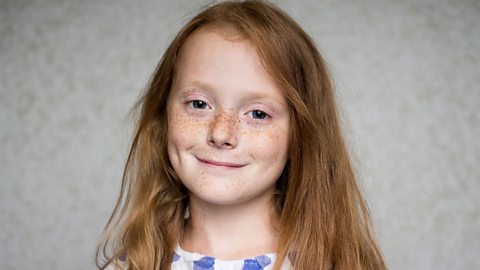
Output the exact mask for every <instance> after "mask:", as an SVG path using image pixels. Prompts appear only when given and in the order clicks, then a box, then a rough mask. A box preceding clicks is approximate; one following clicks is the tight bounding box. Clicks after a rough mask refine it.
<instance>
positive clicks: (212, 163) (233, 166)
mask: <svg viewBox="0 0 480 270" xmlns="http://www.w3.org/2000/svg"><path fill="white" fill-rule="evenodd" d="M197 159H198V160H199V161H200V162H202V163H204V164H206V165H208V166H212V167H218V168H231V169H237V168H242V167H244V166H245V164H238V163H230V162H221V161H215V160H209V159H203V158H197Z"/></svg>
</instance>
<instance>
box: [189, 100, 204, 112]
mask: <svg viewBox="0 0 480 270" xmlns="http://www.w3.org/2000/svg"><path fill="white" fill-rule="evenodd" d="M190 104H191V106H192V107H193V108H194V109H200V110H204V109H207V107H208V104H207V103H206V102H205V101H203V100H199V99H196V100H192V101H190Z"/></svg>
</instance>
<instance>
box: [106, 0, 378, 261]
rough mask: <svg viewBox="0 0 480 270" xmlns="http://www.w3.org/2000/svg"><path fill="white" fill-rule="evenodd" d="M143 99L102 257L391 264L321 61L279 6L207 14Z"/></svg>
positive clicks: (168, 56) (237, 5)
mask: <svg viewBox="0 0 480 270" xmlns="http://www.w3.org/2000/svg"><path fill="white" fill-rule="evenodd" d="M137 106H139V107H140V109H141V112H140V117H139V120H138V126H137V129H136V135H135V138H134V140H133V144H132V148H131V151H130V154H129V157H128V160H127V163H126V166H125V171H124V176H123V182H122V189H121V193H120V197H119V199H118V202H117V205H116V207H115V210H114V212H113V214H112V217H111V218H110V220H109V222H108V224H107V226H106V229H105V232H104V237H103V240H102V242H101V244H100V246H99V249H98V255H97V264H98V265H99V267H100V268H101V269H105V268H107V269H142V270H144V269H209V270H210V269H274V270H279V269H296V270H300V269H301V270H305V269H335V270H339V269H345V270H346V269H386V267H385V264H384V262H383V259H382V256H381V254H380V252H379V249H378V247H377V245H376V243H375V240H374V239H373V237H372V233H371V231H370V225H369V224H370V221H369V217H368V212H367V208H366V205H365V202H364V200H363V199H362V196H361V194H360V192H359V189H358V187H357V183H356V180H355V176H354V172H353V170H352V166H351V163H350V160H349V157H348V151H347V150H346V149H345V144H344V140H343V138H342V134H341V129H340V126H339V120H338V115H337V111H336V106H335V101H334V91H333V86H332V82H331V80H330V76H329V74H328V71H327V69H326V66H325V63H324V61H323V59H322V57H321V55H320V54H319V52H318V50H317V48H316V47H315V44H314V42H313V41H312V40H311V38H310V37H309V36H308V35H307V34H306V33H305V32H304V31H303V30H302V29H301V28H300V26H299V25H298V24H297V23H296V22H295V21H294V20H293V19H292V18H290V17H289V16H288V15H287V14H285V13H284V12H282V11H281V10H279V9H278V8H276V7H274V6H273V5H271V4H268V3H266V2H262V1H245V2H224V3H220V4H217V5H215V6H212V7H210V8H207V9H206V10H204V11H203V12H201V13H200V14H198V15H197V16H196V17H195V18H193V19H192V20H191V21H190V22H189V23H188V24H187V25H186V26H185V27H184V28H183V29H182V30H181V31H180V33H179V34H178V35H177V36H176V38H175V39H174V40H173V42H172V44H171V45H170V47H169V48H168V49H167V51H166V52H165V55H164V56H163V58H162V60H161V61H160V63H159V65H158V67H157V69H156V71H155V73H154V74H153V77H152V79H151V82H150V85H149V87H148V89H147V91H146V93H145V95H144V96H143V97H142V98H141V99H140V101H139V103H138V105H137Z"/></svg>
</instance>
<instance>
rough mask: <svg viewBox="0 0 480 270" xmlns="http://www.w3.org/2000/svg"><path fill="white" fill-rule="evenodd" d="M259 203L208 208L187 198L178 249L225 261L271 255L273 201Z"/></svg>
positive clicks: (204, 203) (273, 239) (274, 235)
mask: <svg viewBox="0 0 480 270" xmlns="http://www.w3.org/2000/svg"><path fill="white" fill-rule="evenodd" d="M262 200H263V201H254V202H249V203H246V204H234V205H212V204H209V203H206V202H204V201H201V200H199V199H198V198H196V197H195V196H193V195H191V196H190V218H189V220H188V222H187V225H186V228H185V230H184V234H183V237H182V240H181V243H180V244H181V246H182V248H183V249H185V250H187V251H191V252H198V253H201V254H205V255H209V256H213V257H215V258H219V259H225V260H232V259H241V258H247V257H254V256H258V255H259V254H266V253H273V252H275V250H276V230H275V228H274V224H275V223H276V220H277V218H276V215H275V214H274V211H273V210H272V209H273V197H270V198H267V199H265V198H263V199H262Z"/></svg>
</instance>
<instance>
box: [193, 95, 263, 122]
mask: <svg viewBox="0 0 480 270" xmlns="http://www.w3.org/2000/svg"><path fill="white" fill-rule="evenodd" d="M187 103H188V104H189V105H190V106H191V107H192V108H193V109H196V110H205V109H207V108H209V107H210V106H209V105H208V103H207V102H205V101H203V100H200V99H195V100H191V101H189V102H187ZM247 115H249V116H251V117H252V118H253V119H255V120H266V119H268V118H270V115H269V114H268V113H266V112H264V111H262V110H251V111H249V112H248V113H247Z"/></svg>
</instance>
